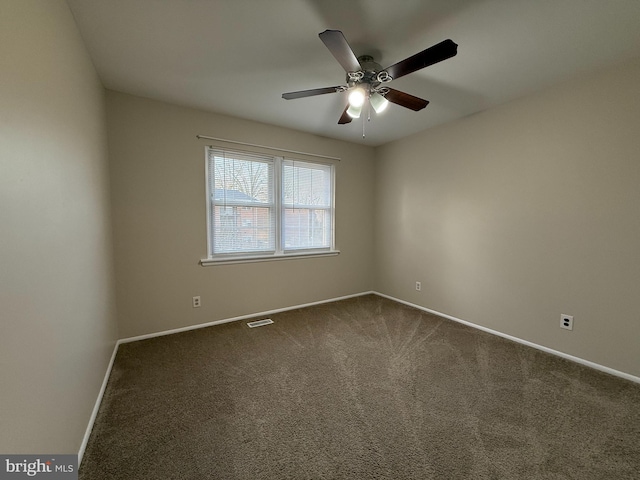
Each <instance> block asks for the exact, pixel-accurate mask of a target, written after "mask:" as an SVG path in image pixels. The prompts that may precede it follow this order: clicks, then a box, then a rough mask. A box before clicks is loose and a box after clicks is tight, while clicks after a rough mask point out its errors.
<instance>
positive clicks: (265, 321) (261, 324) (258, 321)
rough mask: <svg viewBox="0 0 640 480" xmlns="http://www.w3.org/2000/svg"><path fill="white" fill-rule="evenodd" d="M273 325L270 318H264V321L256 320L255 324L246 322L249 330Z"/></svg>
mask: <svg viewBox="0 0 640 480" xmlns="http://www.w3.org/2000/svg"><path fill="white" fill-rule="evenodd" d="M270 323H273V320H271V319H270V318H265V319H264V320H256V321H255V322H248V323H247V325H249V328H255V327H262V326H263V325H269V324H270Z"/></svg>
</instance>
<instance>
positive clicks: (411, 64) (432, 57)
mask: <svg viewBox="0 0 640 480" xmlns="http://www.w3.org/2000/svg"><path fill="white" fill-rule="evenodd" d="M457 53H458V44H457V43H455V42H454V41H453V40H450V39H447V40H444V41H442V42H440V43H438V44H436V45H434V46H432V47H429V48H427V49H426V50H423V51H422V52H420V53H416V54H415V55H412V56H411V57H409V58H405V59H404V60H402V61H400V62H398V63H396V64H393V65H391V66H390V67H388V68H385V70H386V71H387V73H388V74H389V75H391V78H393V79H396V78H400V77H403V76H405V75H408V74H410V73H413V72H415V71H416V70H420V69H421V68H424V67H428V66H429V65H433V64H434V63H438V62H441V61H442V60H446V59H447V58H451V57H454V56H455V55H456V54H457Z"/></svg>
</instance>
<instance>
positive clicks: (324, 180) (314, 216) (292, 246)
mask: <svg viewBox="0 0 640 480" xmlns="http://www.w3.org/2000/svg"><path fill="white" fill-rule="evenodd" d="M331 170H332V167H331V166H330V165H322V164H316V163H307V162H297V161H293V160H285V161H284V162H283V170H282V189H283V191H282V197H283V211H284V218H283V221H284V226H283V239H284V250H285V251H288V250H306V249H310V248H311V249H329V248H331V243H332V238H333V235H332V234H333V212H332V199H333V181H332V177H331Z"/></svg>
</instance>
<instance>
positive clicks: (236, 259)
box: [200, 250, 340, 267]
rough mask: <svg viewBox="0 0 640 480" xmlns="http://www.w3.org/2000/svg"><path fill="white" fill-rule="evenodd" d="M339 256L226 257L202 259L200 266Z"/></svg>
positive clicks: (331, 254)
mask: <svg viewBox="0 0 640 480" xmlns="http://www.w3.org/2000/svg"><path fill="white" fill-rule="evenodd" d="M339 254H340V250H330V251H327V252H304V253H302V252H301V253H286V254H282V255H264V256H259V255H258V256H250V257H227V258H203V259H202V260H200V265H202V266H203V267H211V266H214V265H233V264H235V263H254V262H272V261H277V260H293V259H298V258H314V257H333V256H336V255H339Z"/></svg>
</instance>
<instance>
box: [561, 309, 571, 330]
mask: <svg viewBox="0 0 640 480" xmlns="http://www.w3.org/2000/svg"><path fill="white" fill-rule="evenodd" d="M560 328H564V329H566V330H573V316H572V315H565V314H564V313H563V314H561V315H560Z"/></svg>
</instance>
